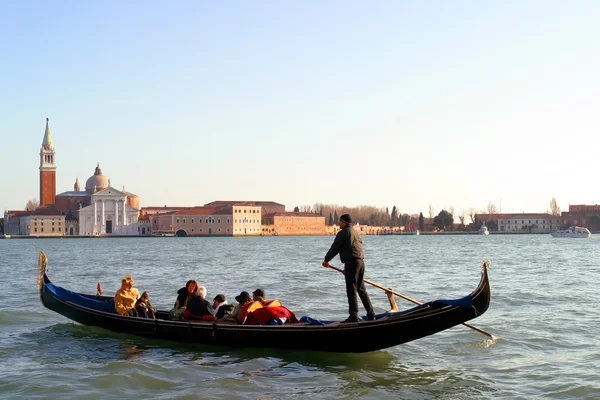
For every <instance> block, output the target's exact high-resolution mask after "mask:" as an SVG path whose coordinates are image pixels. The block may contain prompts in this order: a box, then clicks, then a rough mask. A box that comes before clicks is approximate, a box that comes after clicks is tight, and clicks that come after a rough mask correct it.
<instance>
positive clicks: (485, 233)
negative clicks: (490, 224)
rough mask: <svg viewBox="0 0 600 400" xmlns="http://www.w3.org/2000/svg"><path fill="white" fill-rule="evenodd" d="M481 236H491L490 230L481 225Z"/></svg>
mask: <svg viewBox="0 0 600 400" xmlns="http://www.w3.org/2000/svg"><path fill="white" fill-rule="evenodd" d="M479 234H480V235H489V234H490V231H489V230H488V228H487V226H485V225H481V228H479Z"/></svg>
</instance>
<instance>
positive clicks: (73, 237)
mask: <svg viewBox="0 0 600 400" xmlns="http://www.w3.org/2000/svg"><path fill="white" fill-rule="evenodd" d="M597 233H598V232H592V234H597ZM438 235H439V236H453V235H458V236H465V235H469V236H470V235H480V236H486V235H482V234H481V233H479V232H477V231H473V232H420V234H419V235H416V234H414V233H379V234H369V235H367V234H362V235H361V236H438ZM495 235H550V232H532V233H529V232H493V233H490V234H489V235H487V236H495ZM307 236H311V237H313V236H335V235H330V234H326V235H253V236H230V235H211V236H208V235H206V236H201V235H195V236H191V235H188V236H185V237H182V239H185V238H211V237H218V238H223V237H232V238H247V237H265V238H266V237H307ZM110 238H177V236H138V235H118V236H117V235H114V236H107V235H103V236H32V235H0V240H2V239H110Z"/></svg>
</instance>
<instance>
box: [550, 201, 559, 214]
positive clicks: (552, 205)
mask: <svg viewBox="0 0 600 400" xmlns="http://www.w3.org/2000/svg"><path fill="white" fill-rule="evenodd" d="M550 212H551V213H552V215H554V216H559V215H560V207H559V206H558V203H557V202H556V199H555V198H554V197H553V198H552V200H550Z"/></svg>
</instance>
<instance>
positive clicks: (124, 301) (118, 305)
mask: <svg viewBox="0 0 600 400" xmlns="http://www.w3.org/2000/svg"><path fill="white" fill-rule="evenodd" d="M139 297H140V292H138V290H137V289H136V288H134V287H133V278H132V277H131V275H127V276H125V277H124V278H123V279H122V280H121V289H119V290H117V293H115V310H116V311H117V312H118V313H119V314H121V315H129V316H132V317H137V316H138V313H137V311H136V309H135V303H136V301H137V299H138V298H139Z"/></svg>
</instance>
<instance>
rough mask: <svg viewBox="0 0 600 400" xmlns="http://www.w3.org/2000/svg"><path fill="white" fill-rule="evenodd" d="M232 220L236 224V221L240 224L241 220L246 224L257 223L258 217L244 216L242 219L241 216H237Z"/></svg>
mask: <svg viewBox="0 0 600 400" xmlns="http://www.w3.org/2000/svg"><path fill="white" fill-rule="evenodd" d="M227 222H229V221H227ZM234 222H235V223H236V224H237V223H240V224H241V223H242V222H243V223H246V224H258V223H259V221H258V219H254V218H252V219H247V218H245V217H244V218H243V219H242V218H240V219H237V218H236V219H235V220H234Z"/></svg>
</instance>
